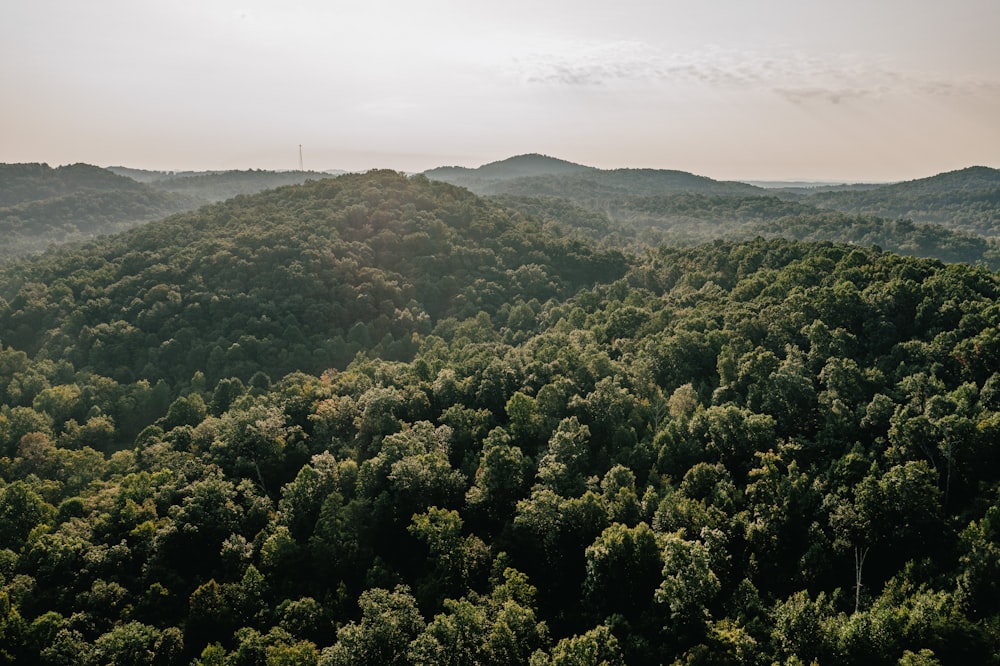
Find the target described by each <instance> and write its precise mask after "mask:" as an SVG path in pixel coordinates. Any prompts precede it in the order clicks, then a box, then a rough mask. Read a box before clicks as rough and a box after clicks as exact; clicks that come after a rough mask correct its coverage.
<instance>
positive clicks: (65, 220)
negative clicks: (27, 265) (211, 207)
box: [0, 164, 203, 258]
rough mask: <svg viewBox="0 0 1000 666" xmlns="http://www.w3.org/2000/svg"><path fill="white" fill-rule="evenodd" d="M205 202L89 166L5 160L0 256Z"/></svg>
mask: <svg viewBox="0 0 1000 666" xmlns="http://www.w3.org/2000/svg"><path fill="white" fill-rule="evenodd" d="M202 203H203V202H202V201H201V200H200V199H197V198H193V197H191V196H188V195H184V194H179V193H175V192H165V191H162V190H158V189H155V188H153V187H150V186H149V185H146V184H143V183H138V182H136V181H134V180H132V179H130V178H125V177H123V176H119V175H117V174H114V173H111V172H110V171H107V170H106V169H101V168H99V167H95V166H91V165H88V164H73V165H70V166H63V167H58V168H55V169H53V168H51V167H49V166H48V165H46V164H2V165H0V234H2V235H3V236H4V243H3V244H2V245H0V258H10V257H14V256H19V255H23V254H29V253H35V252H41V251H42V250H44V249H45V248H46V247H48V246H50V245H53V244H61V243H66V242H69V241H79V240H83V239H86V238H91V237H93V236H98V235H101V234H110V233H115V232H118V231H122V230H124V229H128V228H130V227H133V226H135V225H138V224H142V223H143V222H148V221H150V220H155V219H160V218H163V217H166V216H167V215H170V214H172V213H177V212H180V211H186V210H191V209H193V208H196V207H197V206H199V205H201V204H202Z"/></svg>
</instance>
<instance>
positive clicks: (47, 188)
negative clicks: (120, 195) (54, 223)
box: [0, 164, 143, 208]
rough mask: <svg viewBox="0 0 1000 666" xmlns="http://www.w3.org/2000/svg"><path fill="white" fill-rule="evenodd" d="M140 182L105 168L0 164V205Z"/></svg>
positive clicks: (137, 186) (121, 187) (134, 186)
mask: <svg viewBox="0 0 1000 666" xmlns="http://www.w3.org/2000/svg"><path fill="white" fill-rule="evenodd" d="M142 189H143V187H142V185H140V184H138V183H136V182H135V181H133V180H132V179H130V178H124V177H122V176H119V175H117V174H114V173H111V172H110V171H107V170H106V169H101V168H100V167H95V166H91V165H89V164H71V165H67V166H61V167H56V168H55V169H53V168H52V167H50V166H49V165H48V164H0V207H3V208H6V207H9V206H15V205H17V204H23V203H29V202H32V201H43V200H45V199H52V198H55V197H60V196H65V195H67V194H73V193H74V192H79V191H81V190H131V191H138V190H142Z"/></svg>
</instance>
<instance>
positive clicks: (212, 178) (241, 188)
mask: <svg viewBox="0 0 1000 666" xmlns="http://www.w3.org/2000/svg"><path fill="white" fill-rule="evenodd" d="M332 177H333V176H332V175H331V174H329V173H325V172H320V171H264V170H260V169H249V170H246V171H211V172H203V173H197V172H191V173H182V174H173V175H169V176H166V177H164V178H160V179H157V180H155V181H153V182H152V185H153V186H154V187H156V188H158V189H161V190H166V191H168V192H176V193H180V194H186V195H188V196H192V197H198V198H199V199H203V200H205V201H225V200H226V199H231V198H233V197H235V196H238V195H240V194H254V193H256V192H260V191H262V190H270V189H273V188H275V187H282V186H284V185H300V184H302V183H304V182H306V181H307V180H320V179H323V178H332Z"/></svg>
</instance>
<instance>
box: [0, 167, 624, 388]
mask: <svg viewBox="0 0 1000 666" xmlns="http://www.w3.org/2000/svg"><path fill="white" fill-rule="evenodd" d="M624 268H625V265H624V260H623V258H622V257H621V255H620V254H618V253H615V252H607V251H602V252H599V251H596V250H594V249H592V248H590V247H587V246H584V245H581V244H579V243H575V242H571V241H567V240H563V239H560V238H558V237H555V236H553V235H552V234H550V233H548V232H545V231H543V229H542V228H541V227H540V226H539V225H538V224H537V223H534V222H531V221H529V220H527V219H522V218H521V216H518V215H516V214H511V213H509V212H506V211H504V210H503V209H501V208H499V207H497V206H495V205H491V204H488V203H486V202H484V201H482V200H479V199H478V198H476V197H475V196H474V195H472V194H470V193H469V192H468V191H466V190H461V189H458V188H455V187H453V186H450V185H446V184H444V183H433V182H431V181H428V180H426V179H423V178H414V179H407V178H406V177H404V176H402V175H399V174H396V173H393V172H371V173H368V174H365V175H348V176H342V177H340V178H337V179H329V180H322V181H315V182H311V183H308V184H306V185H302V186H298V187H295V186H292V187H286V188H281V189H278V190H273V191H269V192H265V193H262V194H258V195H255V196H252V197H237V198H235V199H232V200H230V201H228V202H225V203H222V204H217V205H214V206H211V207H207V208H204V209H202V210H200V211H198V212H195V213H189V214H185V215H179V216H175V217H173V218H169V219H167V220H163V221H159V222H155V223H150V224H148V225H145V226H143V227H142V228H139V229H135V230H133V231H131V232H129V233H125V234H122V235H119V236H116V237H113V238H108V239H103V240H99V241H95V242H93V243H91V244H89V245H87V246H85V247H82V248H80V249H77V250H73V251H70V252H64V253H50V254H48V255H45V256H43V257H39V258H36V259H32V260H30V261H23V262H19V263H17V264H13V265H11V266H10V267H8V268H7V269H6V270H5V271H4V272H3V273H2V274H0V296H2V297H3V298H5V299H6V300H7V303H8V304H7V306H6V307H5V308H4V309H3V310H2V311H0V340H3V342H4V343H5V344H8V345H12V346H14V347H16V348H19V349H23V350H25V351H28V352H29V353H31V354H37V353H44V354H45V355H46V356H47V357H49V358H51V359H52V360H54V361H58V360H60V359H67V360H71V361H72V362H73V363H74V364H76V365H77V366H81V367H92V368H94V369H95V370H96V371H98V372H100V373H102V374H108V375H111V376H113V377H115V378H116V379H119V380H122V381H131V380H132V379H138V378H145V379H149V380H151V381H156V380H157V379H160V378H168V379H170V380H171V381H181V380H185V381H186V380H188V379H190V376H191V373H192V372H194V371H195V370H202V371H204V372H205V373H206V374H207V376H208V377H209V378H210V379H211V380H212V381H215V380H217V379H219V378H221V377H223V376H229V375H233V376H237V377H240V378H241V379H243V380H247V379H249V377H250V376H251V375H253V374H254V373H255V372H256V371H262V372H264V373H267V374H269V375H271V376H273V377H280V376H281V375H283V374H285V373H286V372H290V371H292V370H296V369H301V370H306V371H310V372H321V371H322V370H324V369H325V368H328V367H337V366H343V365H344V364H345V363H346V362H347V361H349V360H350V359H351V358H353V357H354V355H355V354H356V353H357V352H359V351H366V352H369V351H373V350H374V351H376V353H378V354H379V355H383V356H386V357H389V358H401V359H402V358H408V357H409V356H411V355H412V353H413V350H414V341H413V339H412V335H413V333H414V332H421V333H426V332H427V331H429V330H430V328H431V327H433V326H434V325H435V323H436V322H437V321H438V320H440V319H441V318H443V317H447V316H459V317H465V316H469V315H471V314H474V313H476V312H480V311H482V312H485V313H487V314H492V313H495V312H497V311H498V309H499V308H500V307H501V306H502V305H504V304H517V303H522V302H527V301H536V302H544V301H545V300H547V299H549V298H553V297H557V298H563V297H566V296H569V295H571V294H572V293H574V292H575V291H576V290H578V289H579V288H581V287H583V286H588V285H590V284H593V283H594V282H597V281H606V280H613V279H615V278H617V277H618V276H620V275H621V274H622V272H623V271H624ZM276 347H281V349H280V351H276Z"/></svg>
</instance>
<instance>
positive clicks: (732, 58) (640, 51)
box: [515, 41, 1000, 104]
mask: <svg viewBox="0 0 1000 666" xmlns="http://www.w3.org/2000/svg"><path fill="white" fill-rule="evenodd" d="M515 65H516V67H517V69H518V73H519V76H520V77H521V78H522V79H523V80H524V81H526V82H527V83H529V84H532V85H543V86H565V87H574V88H600V87H609V86H637V87H650V86H665V85H669V84H680V83H687V84H692V83H693V84H698V85H703V86H706V87H711V88H727V89H754V90H767V91H770V92H771V93H773V94H775V95H777V96H779V97H781V98H783V99H785V100H787V101H789V102H792V103H794V104H807V103H820V102H821V103H827V104H843V103H848V102H852V101H860V100H878V99H884V98H887V97H893V96H920V97H927V96H932V97H953V96H960V95H967V96H989V97H994V96H998V95H1000V80H983V79H973V78H969V77H958V78H954V79H950V78H947V77H944V76H941V75H935V74H929V73H924V72H917V73H914V72H908V71H906V70H904V69H902V68H899V67H896V66H894V64H893V63H892V62H889V61H887V59H886V58H885V57H881V56H865V55H861V54H852V53H845V54H830V55H826V56H822V57H819V56H814V55H812V56H811V55H804V54H802V53H778V54H768V53H760V52H756V51H736V50H731V49H725V48H722V47H709V48H704V49H700V50H695V51H686V52H667V51H664V50H662V49H658V48H656V47H654V46H651V45H649V44H646V43H643V42H634V41H622V42H607V43H567V44H563V45H561V46H559V47H558V48H556V49H552V50H549V51H544V52H537V51H536V52H532V53H528V54H525V55H523V56H521V57H519V58H517V59H516V63H515Z"/></svg>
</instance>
